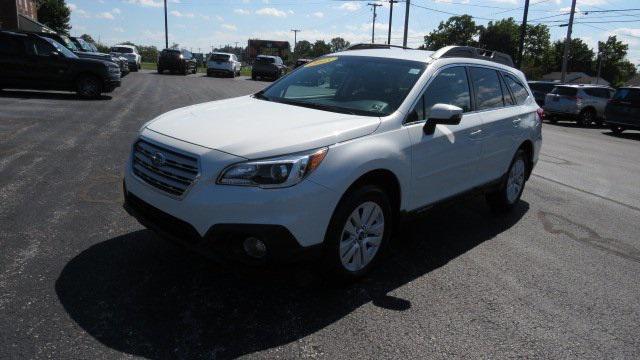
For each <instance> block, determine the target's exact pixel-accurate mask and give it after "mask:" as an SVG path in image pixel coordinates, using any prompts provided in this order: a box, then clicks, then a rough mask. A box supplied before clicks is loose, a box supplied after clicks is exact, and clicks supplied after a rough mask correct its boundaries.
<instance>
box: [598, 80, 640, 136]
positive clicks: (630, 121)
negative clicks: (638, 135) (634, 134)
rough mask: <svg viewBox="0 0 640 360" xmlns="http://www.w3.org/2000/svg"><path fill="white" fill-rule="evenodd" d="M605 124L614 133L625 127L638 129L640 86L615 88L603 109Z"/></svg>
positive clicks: (639, 120)
mask: <svg viewBox="0 0 640 360" xmlns="http://www.w3.org/2000/svg"><path fill="white" fill-rule="evenodd" d="M604 115H605V119H606V122H607V125H609V126H610V127H611V131H613V132H614V133H616V134H620V133H621V132H623V131H625V130H627V129H633V130H640V87H624V88H619V89H618V90H616V93H615V94H614V95H613V98H612V99H611V100H609V103H608V104H607V107H606V109H605V111H604Z"/></svg>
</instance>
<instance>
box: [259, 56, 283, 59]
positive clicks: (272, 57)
mask: <svg viewBox="0 0 640 360" xmlns="http://www.w3.org/2000/svg"><path fill="white" fill-rule="evenodd" d="M257 57H261V58H271V59H275V58H278V57H279V56H273V55H258V56H257Z"/></svg>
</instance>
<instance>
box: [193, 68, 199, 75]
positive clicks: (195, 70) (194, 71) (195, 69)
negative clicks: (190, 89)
mask: <svg viewBox="0 0 640 360" xmlns="http://www.w3.org/2000/svg"><path fill="white" fill-rule="evenodd" d="M197 73H198V67H197V66H194V67H193V74H194V75H195V74H197Z"/></svg>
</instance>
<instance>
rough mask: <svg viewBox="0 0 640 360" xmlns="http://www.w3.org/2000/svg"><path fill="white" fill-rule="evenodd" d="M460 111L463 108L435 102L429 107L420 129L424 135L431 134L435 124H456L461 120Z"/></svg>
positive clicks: (434, 129)
mask: <svg viewBox="0 0 640 360" xmlns="http://www.w3.org/2000/svg"><path fill="white" fill-rule="evenodd" d="M462 113H463V110H462V109H461V108H459V107H457V106H455V105H449V104H435V105H433V106H432V107H431V110H430V111H429V118H428V119H427V121H426V122H425V123H424V127H423V128H422V130H423V131H424V133H425V134H426V135H431V134H433V133H434V132H435V131H436V125H437V124H443V125H458V124H460V120H462Z"/></svg>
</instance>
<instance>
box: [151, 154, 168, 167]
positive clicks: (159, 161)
mask: <svg viewBox="0 0 640 360" xmlns="http://www.w3.org/2000/svg"><path fill="white" fill-rule="evenodd" d="M165 161H166V159H165V157H164V154H163V153H161V152H159V151H157V152H156V153H155V154H153V156H152V157H151V162H152V163H153V165H155V166H158V167H160V166H164V164H165Z"/></svg>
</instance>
